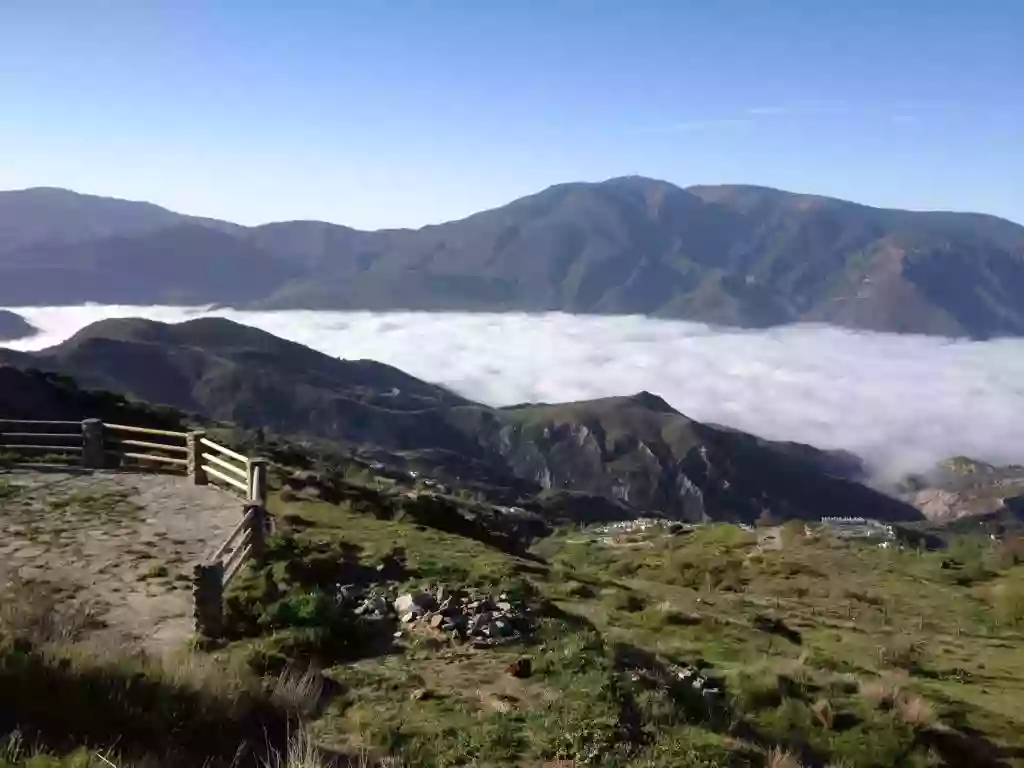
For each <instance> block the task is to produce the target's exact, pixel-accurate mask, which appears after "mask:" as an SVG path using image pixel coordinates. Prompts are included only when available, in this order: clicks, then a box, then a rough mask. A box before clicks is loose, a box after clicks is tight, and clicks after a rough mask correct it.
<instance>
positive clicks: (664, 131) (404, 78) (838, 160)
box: [0, 0, 1024, 228]
mask: <svg viewBox="0 0 1024 768" xmlns="http://www.w3.org/2000/svg"><path fill="white" fill-rule="evenodd" d="M1022 30H1024V0H989V1H988V2H979V3H953V2H944V1H942V0H899V2H889V1H888V0H884V1H883V0H862V1H861V2H854V1H853V0H839V1H838V2H825V1H823V0H816V1H815V2H804V1H799V2H798V1H796V0H715V1H714V2H706V1H703V0H701V1H700V2H698V1H697V0H657V1H647V0H631V1H629V2H627V1H626V0H618V1H616V2H612V1H611V0H589V1H588V2H584V0H545V1H543V2H542V1H541V0H508V1H506V2H497V0H495V1H493V2H491V1H487V2H480V0H431V1H429V2H428V1H427V0H404V1H402V2H399V1H398V0H395V1H393V2H385V1H384V0H378V1H377V2H370V1H369V0H336V1H332V2H328V1H327V0H324V1H323V2H301V1H297V2H290V3H280V2H269V1H267V0H232V1H230V2H228V1H223V2H217V1H216V0H206V1H205V2H192V1H191V0H179V1H178V2H165V3H162V2H157V0H153V1H152V2H135V1H134V0H88V1H85V0H67V1H66V2H57V1H56V0H0V188H7V189H13V188H20V187H26V186H37V185H48V186H62V187H68V188H72V189H75V190H78V191H82V192H92V193H97V194H105V195H113V196H118V197H127V198H134V199H146V200H151V201H153V202H156V203H159V204H162V205H165V206H168V207H170V208H173V209H176V210H181V211H184V212H188V213H196V214H203V215H209V216H216V217H220V218H226V219H231V220H234V221H239V222H242V223H259V222H264V221H269V220H279V219H293V218H317V219H325V220H329V221H336V222H339V223H346V224H350V225H354V226H360V227H368V228H375V227H384V226H419V225H422V224H425V223H432V222H437V221H442V220H446V219H450V218H456V217H459V216H463V215H466V214H468V213H470V212H472V211H475V210H479V209H482V208H487V207H492V206H495V205H500V204H502V203H504V202H507V201H509V200H511V199H513V198H515V197H518V196H521V195H524V194H529V193H531V192H535V191H537V190H539V189H541V188H543V187H545V186H548V185H550V184H553V183H558V182H561V181H570V180H599V179H603V178H607V177H611V176H618V175H623V174H629V173H641V174H644V175H649V176H655V177H658V178H664V179H667V180H669V181H672V182H675V183H677V184H680V185H686V184H693V183H720V182H733V183H755V184H766V185H769V186H775V187H780V188H784V189H792V190H795V191H804V192H816V193H821V194H829V195H834V196H837V197H844V198H848V199H853V200H857V201H859V202H864V203H868V204H872V205H885V206H898V207H907V208H947V209H958V210H975V211H983V212H987V213H993V214H996V215H1000V216H1004V217H1007V218H1010V219H1014V220H1016V221H1020V222H1024V42H1022V38H1021V31H1022Z"/></svg>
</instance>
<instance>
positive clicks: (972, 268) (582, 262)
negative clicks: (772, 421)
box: [0, 175, 1024, 338]
mask: <svg viewBox="0 0 1024 768" xmlns="http://www.w3.org/2000/svg"><path fill="white" fill-rule="evenodd" d="M55 275H59V276H60V279H55ZM1021 297H1024V227H1021V226H1019V225H1016V224H1013V223H1012V222H1008V221H1004V220H1002V219H997V218H995V217H990V216H979V215H976V214H956V213H943V212H913V211H899V210H890V209H882V208H870V207H867V206H863V205H858V204H854V203H848V202H846V201H843V200H838V199H833V198H828V197H823V196H820V195H806V194H804V195H798V194H793V193H790V192H784V191H782V190H777V189H773V188H770V187H762V186H744V185H736V184H726V185H719V186H710V185H697V186H692V187H688V188H686V189H683V188H680V187H678V186H676V185H674V184H672V183H670V182H667V181H663V180H660V179H656V178H650V177H647V176H640V175H631V176H619V177H615V178H611V179H605V180H604V181H596V182H572V183H566V184H559V185H555V186H552V187H549V188H548V189H546V190H543V191H541V192H538V193H536V194H533V195H529V196H527V197H523V198H520V199H518V200H515V201H513V202H511V203H509V204H507V205H504V206H501V207H499V208H494V209H490V210H486V211H481V212H479V213H475V214H473V215H471V216H468V217H466V218H464V219H461V220H458V221H450V222H447V223H443V224H437V225H431V226H428V227H423V228H421V229H416V230H412V229H392V230H380V231H376V232H368V231H360V230H355V229H351V228H348V227H343V226H340V225H332V224H326V223H322V222H309V221H305V222H304V221H294V222H284V223H278V224H268V225H263V226H260V227H252V228H248V227H241V226H238V225H234V224H230V223H228V222H219V221H215V220H209V219H197V218H194V217H187V216H181V215H180V214H176V213H173V212H170V211H167V210H166V209H163V208H160V207H159V206H153V205H150V204H148V203H134V202H130V201H125V200H116V199H110V198H100V197H95V196H85V195H77V194H75V193H72V192H68V191H66V190H59V189H42V190H35V191H32V190H29V191H21V192H0V304H11V305H13V304H23V303H31V304H39V305H47V304H49V305H60V304H80V303H82V302H86V301H92V302H98V303H110V304H174V305H192V306H194V305H197V304H219V305H222V306H234V307H244V308H249V309H345V310H353V309H359V310H371V311H373V310H377V311H384V310H422V311H494V312H502V311H519V312H548V311H561V312H569V313H576V314H628V315H635V314H639V315H651V316H657V317H664V318H678V319H685V320H692V321H697V322H705V323H709V324H714V325H725V326H738V327H747V328H764V327H769V326H774V325H782V324H787V323H795V322H813V323H832V324H835V325H841V326H845V327H851V328H857V329H863V330H875V331H889V332H897V333H903V332H908V333H930V334H939V335H946V336H970V337H975V338H988V337H991V336H997V335H1024V299H1022V298H1021Z"/></svg>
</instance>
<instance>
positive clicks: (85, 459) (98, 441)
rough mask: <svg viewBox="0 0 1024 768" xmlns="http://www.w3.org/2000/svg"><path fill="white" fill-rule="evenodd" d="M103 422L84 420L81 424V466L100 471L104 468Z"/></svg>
mask: <svg viewBox="0 0 1024 768" xmlns="http://www.w3.org/2000/svg"><path fill="white" fill-rule="evenodd" d="M105 458H106V457H105V456H104V453H103V422H102V421H100V420H99V419H86V420H85V421H83V422H82V466H83V467H89V468H90V469H100V468H102V467H103V466H104V464H105V462H104V459H105Z"/></svg>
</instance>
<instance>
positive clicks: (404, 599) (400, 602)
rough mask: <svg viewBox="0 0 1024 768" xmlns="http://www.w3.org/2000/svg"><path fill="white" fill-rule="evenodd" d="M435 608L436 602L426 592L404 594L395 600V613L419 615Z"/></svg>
mask: <svg viewBox="0 0 1024 768" xmlns="http://www.w3.org/2000/svg"><path fill="white" fill-rule="evenodd" d="M435 608H437V602H436V601H435V600H434V598H433V596H432V595H429V594H427V593H426V592H406V593H405V594H404V595H401V596H399V597H398V599H397V600H395V613H408V612H409V611H416V612H418V613H420V614H423V613H426V612H427V611H432V610H434V609H435Z"/></svg>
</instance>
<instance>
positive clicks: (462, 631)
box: [393, 587, 528, 646]
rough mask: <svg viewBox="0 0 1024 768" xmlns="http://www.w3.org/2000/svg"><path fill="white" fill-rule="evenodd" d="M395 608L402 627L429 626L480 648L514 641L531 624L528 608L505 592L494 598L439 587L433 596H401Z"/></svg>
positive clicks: (396, 601)
mask: <svg viewBox="0 0 1024 768" xmlns="http://www.w3.org/2000/svg"><path fill="white" fill-rule="evenodd" d="M393 607H394V610H395V614H396V615H397V616H398V619H399V621H401V622H402V623H403V624H426V625H427V626H429V627H430V628H431V629H436V630H440V631H441V632H445V633H449V634H452V635H454V636H456V637H459V638H461V639H466V640H471V641H472V642H473V644H474V645H478V646H482V645H483V646H486V645H496V644H498V643H500V642H503V641H507V640H510V639H515V638H517V637H519V636H521V635H522V634H523V632H524V631H525V629H526V627H527V624H528V611H527V610H526V608H525V607H524V606H522V605H519V604H516V603H514V602H512V601H511V600H510V599H509V596H508V595H507V594H505V593H501V594H499V595H497V597H496V598H495V597H492V596H491V595H481V594H472V593H467V592H461V591H455V590H450V589H448V588H446V587H438V588H437V590H436V592H433V593H431V592H427V591H419V592H407V593H405V594H403V595H399V597H398V598H397V599H396V600H395V601H394V603H393Z"/></svg>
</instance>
